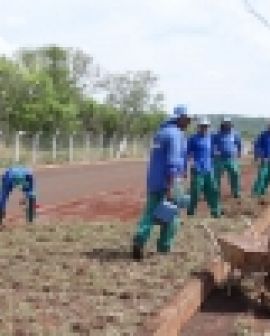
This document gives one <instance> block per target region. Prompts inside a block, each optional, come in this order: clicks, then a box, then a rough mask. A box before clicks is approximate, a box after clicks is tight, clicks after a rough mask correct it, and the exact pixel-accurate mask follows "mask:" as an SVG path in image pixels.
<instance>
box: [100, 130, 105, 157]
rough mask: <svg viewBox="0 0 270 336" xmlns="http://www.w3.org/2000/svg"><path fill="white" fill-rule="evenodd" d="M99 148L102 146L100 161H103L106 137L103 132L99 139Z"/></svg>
mask: <svg viewBox="0 0 270 336" xmlns="http://www.w3.org/2000/svg"><path fill="white" fill-rule="evenodd" d="M99 146H100V157H99V159H103V154H104V137H103V131H102V133H101V134H100V137H99Z"/></svg>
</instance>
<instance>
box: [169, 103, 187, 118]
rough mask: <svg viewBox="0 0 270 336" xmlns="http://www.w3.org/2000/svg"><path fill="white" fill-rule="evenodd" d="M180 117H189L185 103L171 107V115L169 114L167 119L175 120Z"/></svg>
mask: <svg viewBox="0 0 270 336" xmlns="http://www.w3.org/2000/svg"><path fill="white" fill-rule="evenodd" d="M181 117H189V116H188V113H187V107H186V105H177V106H175V107H174V109H173V115H170V117H169V120H171V121H175V120H177V119H178V118H181Z"/></svg>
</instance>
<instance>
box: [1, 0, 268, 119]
mask: <svg viewBox="0 0 270 336" xmlns="http://www.w3.org/2000/svg"><path fill="white" fill-rule="evenodd" d="M250 3H251V4H252V5H253V6H254V8H255V9H256V10H257V11H258V12H260V13H262V14H263V15H264V16H265V17H266V18H269V20H270V1H269V0H250ZM0 5H1V7H0V8H1V12H0V52H1V53H6V54H8V55H11V54H12V53H13V52H14V51H15V50H16V49H17V48H20V47H37V46H41V45H44V44H50V43H56V44H59V45H61V46H64V47H78V48H81V49H82V50H84V51H85V52H87V53H89V54H91V55H92V56H93V57H94V62H95V63H97V64H100V66H101V67H102V68H104V69H106V70H107V71H110V72H123V71H126V70H134V71H135V70H151V71H153V72H154V73H155V74H157V75H158V76H159V89H160V90H161V91H162V92H164V94H165V98H166V105H165V106H166V109H167V111H168V112H170V111H171V110H172V109H173V106H174V105H177V104H187V106H188V109H189V111H190V113H192V114H204V113H206V114H215V113H224V114H226V113H232V114H243V115H246V116H270V90H269V85H270V29H269V28H267V27H265V26H264V25H263V24H262V23H261V22H259V21H258V20H257V19H256V18H255V17H254V16H253V15H251V14H250V13H248V12H247V11H246V10H245V6H244V1H242V0H12V1H6V0H0Z"/></svg>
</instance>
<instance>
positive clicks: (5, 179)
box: [0, 166, 36, 223]
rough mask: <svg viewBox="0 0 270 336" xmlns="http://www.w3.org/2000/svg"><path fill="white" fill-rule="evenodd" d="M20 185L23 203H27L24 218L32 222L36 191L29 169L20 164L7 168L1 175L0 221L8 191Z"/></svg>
mask: <svg viewBox="0 0 270 336" xmlns="http://www.w3.org/2000/svg"><path fill="white" fill-rule="evenodd" d="M18 187H20V188H21V190H22V192H23V193H24V200H23V204H25V203H27V214H26V219H27V221H29V222H32V221H33V219H34V217H35V209H36V193H35V185H34V178H33V173H32V171H31V170H30V169H28V168H26V167H22V166H13V167H10V168H7V169H6V170H5V171H4V173H3V175H2V186H1V195H0V221H1V223H2V221H3V218H4V217H5V215H6V205H7V201H8V199H9V196H10V193H11V192H12V191H13V190H14V189H15V188H18Z"/></svg>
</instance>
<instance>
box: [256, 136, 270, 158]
mask: <svg viewBox="0 0 270 336" xmlns="http://www.w3.org/2000/svg"><path fill="white" fill-rule="evenodd" d="M254 156H255V158H260V159H270V131H269V130H266V131H263V132H262V133H261V134H260V135H259V136H258V137H257V139H256V140H255V142H254Z"/></svg>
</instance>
